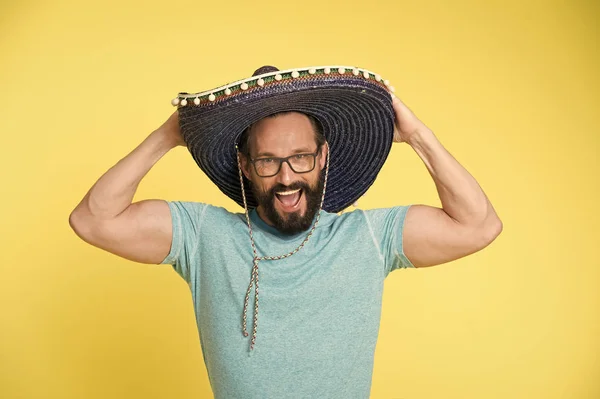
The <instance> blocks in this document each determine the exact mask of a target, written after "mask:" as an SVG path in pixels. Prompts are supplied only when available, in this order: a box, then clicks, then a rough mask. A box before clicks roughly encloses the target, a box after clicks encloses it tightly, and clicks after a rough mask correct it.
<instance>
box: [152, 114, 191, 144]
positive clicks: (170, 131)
mask: <svg viewBox="0 0 600 399" xmlns="http://www.w3.org/2000/svg"><path fill="white" fill-rule="evenodd" d="M156 130H157V131H160V132H161V133H162V134H164V135H165V137H167V138H168V140H169V141H170V142H172V143H173V147H176V146H183V147H185V146H186V145H187V144H186V143H185V141H184V140H183V136H182V135H181V130H180V129H179V111H175V112H173V113H172V114H171V116H169V119H167V120H166V121H165V123H163V124H162V125H161V126H160V127H159V128H158V129H156Z"/></svg>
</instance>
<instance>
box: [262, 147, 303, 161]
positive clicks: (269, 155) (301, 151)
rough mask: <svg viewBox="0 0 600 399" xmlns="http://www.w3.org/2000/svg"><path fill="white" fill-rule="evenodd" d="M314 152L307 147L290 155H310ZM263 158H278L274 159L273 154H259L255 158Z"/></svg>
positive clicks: (297, 149)
mask: <svg viewBox="0 0 600 399" xmlns="http://www.w3.org/2000/svg"><path fill="white" fill-rule="evenodd" d="M314 152H315V151H312V150H310V149H309V148H308V147H300V148H296V149H295V150H294V151H292V154H312V153H314ZM263 157H270V158H279V157H276V156H275V154H273V153H271V152H259V153H258V154H257V155H256V158H263ZM281 158H285V157H281Z"/></svg>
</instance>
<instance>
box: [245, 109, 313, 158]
mask: <svg viewBox="0 0 600 399" xmlns="http://www.w3.org/2000/svg"><path fill="white" fill-rule="evenodd" d="M249 144H250V149H251V154H252V155H253V156H259V155H262V154H268V155H273V156H287V155H289V154H291V153H294V152H303V151H306V152H313V151H315V150H316V141H315V130H314V127H313V125H312V123H311V122H310V119H308V117H307V116H306V115H304V114H301V113H298V112H291V113H287V114H282V115H277V116H274V117H269V118H265V119H262V120H260V121H259V122H257V123H256V124H255V125H254V126H253V128H252V132H251V134H250V137H249Z"/></svg>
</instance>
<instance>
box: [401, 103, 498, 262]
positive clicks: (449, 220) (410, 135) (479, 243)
mask: <svg viewBox="0 0 600 399" xmlns="http://www.w3.org/2000/svg"><path fill="white" fill-rule="evenodd" d="M393 104H394V110H395V112H396V129H397V131H396V135H395V137H394V141H396V142H405V143H407V144H409V145H410V146H411V147H412V148H413V149H414V150H415V152H416V153H417V154H418V155H419V157H420V158H421V160H422V161H423V163H424V164H425V166H426V167H427V170H428V171H429V174H430V175H431V177H432V178H433V180H434V182H435V186H436V188H437V191H438V194H439V197H440V200H441V202H442V208H437V207H432V206H427V205H413V206H412V207H410V209H409V211H408V213H407V214H406V220H405V222H404V233H403V247H404V253H405V255H406V256H407V258H408V259H410V261H411V262H412V263H413V265H414V266H416V267H424V266H434V265H439V264H442V263H447V262H450V261H452V260H455V259H458V258H461V257H464V256H466V255H470V254H472V253H474V252H477V251H479V250H481V249H483V248H485V247H486V246H488V245H489V244H490V243H491V242H492V241H493V240H494V239H495V238H496V237H497V236H498V235H499V234H500V232H501V231H502V222H501V221H500V218H499V217H498V215H497V214H496V211H495V210H494V207H493V206H492V204H491V203H490V201H489V199H488V198H487V196H486V195H485V193H484V192H483V190H482V189H481V187H480V186H479V184H478V183H477V181H476V180H475V179H474V178H473V176H471V174H469V172H468V171H467V170H466V169H465V168H464V167H463V166H462V165H460V164H459V163H458V161H457V160H456V159H455V158H454V157H453V156H452V155H451V154H450V153H449V152H448V151H447V150H446V149H445V148H444V147H443V146H442V144H441V143H440V142H439V141H438V139H437V138H436V137H435V135H434V134H433V132H432V131H431V130H430V129H428V128H427V126H425V124H423V123H422V122H421V121H420V120H419V119H418V118H417V117H416V116H415V115H414V114H413V113H412V111H410V110H409V109H408V107H406V105H404V104H403V103H402V102H401V101H400V100H399V99H398V98H394V102H393Z"/></svg>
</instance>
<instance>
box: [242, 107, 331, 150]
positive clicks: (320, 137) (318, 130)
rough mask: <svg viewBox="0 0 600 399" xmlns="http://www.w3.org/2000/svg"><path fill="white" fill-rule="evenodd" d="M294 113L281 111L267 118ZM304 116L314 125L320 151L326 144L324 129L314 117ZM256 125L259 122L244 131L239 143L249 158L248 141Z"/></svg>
mask: <svg viewBox="0 0 600 399" xmlns="http://www.w3.org/2000/svg"><path fill="white" fill-rule="evenodd" d="M292 112H294V111H281V112H277V113H275V114H271V115H269V116H267V118H274V117H276V116H279V115H285V114H289V113H292ZM303 115H306V116H307V117H308V119H309V120H310V124H311V125H312V127H313V130H314V132H315V141H316V143H317V150H318V151H320V150H321V148H322V147H323V144H325V136H324V135H323V128H322V127H321V123H319V121H318V120H317V119H316V118H315V117H314V116H312V115H308V114H303ZM256 123H258V122H254V123H253V124H251V125H250V126H248V127H247V128H246V129H245V130H244V132H243V133H242V135H241V136H240V141H239V143H238V148H239V150H240V152H241V153H242V154H244V155H245V156H247V157H250V145H249V144H248V141H249V139H250V132H251V131H252V128H253V127H254V125H256Z"/></svg>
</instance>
